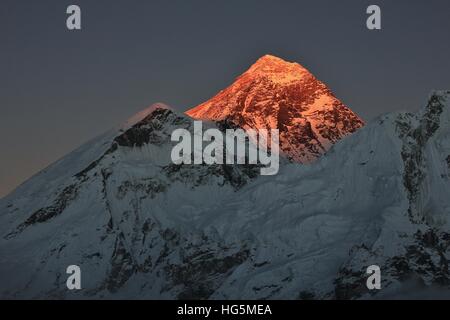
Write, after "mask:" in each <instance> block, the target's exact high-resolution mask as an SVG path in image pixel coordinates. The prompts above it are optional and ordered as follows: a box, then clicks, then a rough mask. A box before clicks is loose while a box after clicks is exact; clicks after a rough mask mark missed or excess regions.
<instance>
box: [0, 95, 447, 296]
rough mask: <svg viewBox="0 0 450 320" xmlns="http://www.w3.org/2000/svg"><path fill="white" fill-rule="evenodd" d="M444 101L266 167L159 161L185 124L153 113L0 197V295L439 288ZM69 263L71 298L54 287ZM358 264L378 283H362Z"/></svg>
mask: <svg viewBox="0 0 450 320" xmlns="http://www.w3.org/2000/svg"><path fill="white" fill-rule="evenodd" d="M449 99H450V92H447V91H444V92H435V93H433V94H432V95H431V96H430V99H429V102H428V103H427V105H426V106H425V108H424V109H423V110H422V111H421V112H419V113H418V114H411V113H393V114H387V115H384V116H381V117H379V118H378V119H376V120H375V121H373V122H371V123H369V124H368V125H367V126H365V127H364V128H362V129H360V130H358V131H357V132H356V133H355V134H353V135H351V136H349V137H347V138H345V139H343V140H341V141H339V142H338V143H336V144H335V145H334V146H333V147H331V150H330V151H329V152H328V153H327V154H325V156H324V157H322V158H320V159H319V160H318V161H317V162H315V163H314V164H310V165H299V164H296V163H284V164H283V165H282V167H281V169H280V174H279V175H277V176H274V177H264V176H258V175H257V174H255V172H258V170H255V169H257V168H254V167H249V166H213V167H209V166H186V165H181V166H175V165H172V164H171V162H170V150H171V146H172V144H171V142H170V133H171V132H172V130H173V129H174V128H180V127H182V128H186V129H189V130H190V129H192V119H189V118H188V117H185V116H183V115H178V114H176V113H175V112H174V111H171V110H169V109H167V108H155V110H152V112H151V113H150V114H148V115H147V116H146V117H145V118H143V119H142V120H140V121H139V122H137V123H136V124H134V125H133V126H131V127H130V128H129V129H127V130H125V131H122V132H121V131H119V132H117V131H116V132H115V133H114V134H112V133H110V134H108V135H106V136H103V137H100V138H99V139H98V140H94V141H92V142H90V143H89V144H87V145H85V146H83V147H82V148H80V149H79V150H78V151H76V152H75V153H73V154H70V155H68V156H67V157H65V158H64V159H63V160H61V161H60V162H58V163H56V164H55V165H53V166H51V167H50V168H49V169H48V170H46V172H43V173H41V174H40V175H37V176H36V177H34V178H33V179H31V180H29V181H28V182H27V183H25V184H24V185H23V186H22V187H20V188H19V189H18V190H16V191H15V192H14V193H13V194H11V195H9V196H7V197H6V198H4V199H2V200H0V251H1V252H2V255H1V256H0V284H1V285H0V297H2V298H9V299H11V298H52V299H56V298H92V297H95V298H154V299H158V298H167V299H192V298H193V299H217V298H226V299H243V298H250V299H253V298H257V299H280V298H284V299H309V298H317V299H336V298H337V299H357V298H370V297H372V295H375V298H376V297H392V296H394V297H399V296H400V297H401V296H402V294H404V293H405V292H406V291H407V290H406V289H408V290H409V289H411V288H413V289H414V290H415V293H416V294H418V295H420V294H421V293H423V294H426V295H427V297H430V295H431V296H433V295H436V296H441V295H446V294H447V295H448V292H449V285H450V274H449V269H448V265H449V263H448V262H449V261H448V257H449V254H450V232H449V231H450V222H449V221H450V220H449V218H450V209H449V208H450V197H448V186H449V183H450V181H449V179H450V174H449V173H450V164H449V162H448V159H449V157H450V117H449V114H450V113H449V112H450V103H449V102H450V100H449ZM210 125H212V126H213V125H214V123H211V124H210ZM88 159H89V161H87V160H88ZM63 173H64V174H63ZM60 174H62V176H61V177H63V178H64V179H63V180H62V178H60V177H59V175H60ZM71 264H77V265H79V266H80V267H81V268H82V270H83V288H84V289H83V290H82V291H79V292H78V293H77V292H69V291H67V289H66V287H65V281H66V275H65V268H66V267H67V266H68V265H71ZM372 264H376V265H379V266H380V267H381V269H382V270H383V275H384V276H383V278H382V280H383V284H382V286H383V288H384V289H383V290H382V291H380V292H369V291H368V290H367V288H366V287H365V279H366V275H365V270H366V268H367V266H369V265H372ZM405 290H406V291H405Z"/></svg>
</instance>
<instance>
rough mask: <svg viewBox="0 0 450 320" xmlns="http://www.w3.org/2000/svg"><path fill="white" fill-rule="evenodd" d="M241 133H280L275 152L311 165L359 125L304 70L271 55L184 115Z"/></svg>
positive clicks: (330, 94) (355, 118)
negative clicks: (222, 123)
mask: <svg viewBox="0 0 450 320" xmlns="http://www.w3.org/2000/svg"><path fill="white" fill-rule="evenodd" d="M186 114H188V115H189V116H191V117H193V118H195V119H201V120H214V121H219V120H229V121H232V122H233V123H235V124H236V125H238V126H239V127H242V128H244V129H251V128H253V129H279V130H280V150H281V151H282V152H283V153H284V154H285V155H286V156H287V157H288V158H290V159H292V160H294V161H297V162H301V163H310V162H312V161H314V160H316V159H317V158H318V157H319V156H321V155H322V154H323V153H325V152H326V151H327V150H328V149H329V148H330V147H331V146H332V145H333V144H334V143H336V142H337V141H339V140H340V139H342V138H344V137H345V136H347V135H349V134H351V133H353V132H355V131H356V130H357V129H359V128H361V127H362V126H363V125H364V123H363V121H362V120H361V119H360V118H359V117H358V116H357V115H356V114H355V113H353V112H352V111H351V110H350V109H349V108H347V107H346V106H345V105H344V104H343V103H342V102H340V101H339V100H338V99H337V98H336V97H335V96H334V95H333V93H332V92H331V91H330V89H328V87H327V86H326V85H325V84H323V83H322V82H320V81H319V80H317V79H316V78H315V77H314V76H313V75H312V74H311V73H310V72H309V71H308V70H307V69H305V68H304V67H302V66H301V65H299V64H298V63H290V62H286V61H284V60H283V59H280V58H278V57H275V56H272V55H265V56H263V57H262V58H260V59H259V60H258V61H257V62H256V63H255V64H254V65H253V66H251V67H250V69H249V70H247V71H246V72H245V73H244V74H242V75H241V76H240V77H238V78H237V79H236V81H235V82H234V83H233V84H232V85H231V86H229V87H228V88H227V89H225V90H222V91H221V92H220V93H219V94H217V95H216V96H215V97H213V98H212V99H210V100H208V101H207V102H205V103H202V104H201V105H199V106H197V107H195V108H193V109H191V110H189V111H187V112H186Z"/></svg>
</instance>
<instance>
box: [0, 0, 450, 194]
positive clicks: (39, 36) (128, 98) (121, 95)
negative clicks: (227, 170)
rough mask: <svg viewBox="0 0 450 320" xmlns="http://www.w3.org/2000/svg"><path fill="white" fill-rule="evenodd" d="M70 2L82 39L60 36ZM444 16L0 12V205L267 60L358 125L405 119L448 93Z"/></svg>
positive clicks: (417, 8)
mask: <svg viewBox="0 0 450 320" xmlns="http://www.w3.org/2000/svg"><path fill="white" fill-rule="evenodd" d="M70 4H78V5H79V6H80V7H81V10H82V27H83V29H82V30H81V31H68V30H67V29H66V18H67V15H66V8H67V6H68V5H70ZM370 4H378V5H379V6H380V7H381V9H382V27H383V29H382V30H381V31H369V30H368V29H367V28H366V18H367V15H366V8H367V7H368V6H369V5H370ZM449 14H450V1H448V0H420V1H411V0H395V1H392V0H388V1H386V0H376V1H365V0H341V1H336V0H328V1H326V0H310V1H301V0H295V1H288V0H281V1H275V0H272V1H268V0H226V1H219V0H179V1H174V0H161V1H152V0H148V1H144V0H134V1H130V0H127V1H126V0H109V1H106V0H74V1H65V0H41V1H32V0H2V1H0V112H1V113H0V114H1V117H0V136H1V139H0V150H1V157H0V197H2V196H4V195H6V194H7V193H9V192H10V191H11V190H13V189H14V188H15V187H16V186H17V185H18V184H20V183H21V182H23V181H25V180H26V179H27V178H29V177H30V176H32V175H33V174H35V173H37V172H38V171H39V170H41V169H43V168H45V167H46V166H47V165H49V164H50V163H52V162H54V161H56V160H57V159H59V158H61V157H62V156H64V155H65V154H67V153H69V152H70V151H72V150H73V149H75V148H76V147H77V146H79V145H81V144H83V143H84V142H86V141H88V140H89V139H92V138H93V137H95V136H97V135H99V134H101V133H102V132H104V131H106V130H108V129H109V128H111V127H113V126H115V125H117V124H119V123H122V122H123V121H125V120H126V119H127V118H129V117H130V116H131V115H133V114H134V113H136V112H138V111H140V110H141V109H144V108H145V107H147V106H148V105H151V104H153V103H154V102H164V103H166V104H169V105H171V106H172V107H174V108H176V109H178V110H182V111H183V110H186V109H188V108H190V107H193V106H195V105H197V104H199V103H201V102H203V101H205V100H207V99H209V98H210V97H212V96H213V95H214V94H215V93H217V92H218V91H219V90H221V89H223V88H225V87H226V86H227V85H229V84H231V83H232V81H233V80H234V78H235V77H236V76H238V75H239V74H241V73H242V72H244V71H245V70H246V69H247V68H248V67H249V66H250V65H251V64H252V63H253V62H255V61H256V60H257V59H258V58H259V57H260V56H262V55H264V54H267V53H270V54H274V55H277V56H279V57H281V58H284V59H286V60H290V61H296V62H299V63H300V64H302V65H303V66H305V67H306V68H308V69H309V70H310V71H311V72H312V73H313V74H314V75H316V76H317V77H318V78H319V79H320V80H322V81H323V82H325V83H326V84H327V85H328V86H329V87H330V88H331V89H332V91H333V92H334V93H335V95H336V96H337V97H338V98H339V99H341V100H342V101H343V102H344V103H345V104H347V105H348V106H349V107H350V108H351V109H353V110H354V111H355V112H357V113H358V114H359V115H360V116H361V117H362V118H364V119H365V120H370V119H373V118H374V117H376V116H377V115H379V114H382V113H385V112H389V111H394V110H416V109H418V108H419V107H420V106H421V105H422V104H424V102H425V101H426V98H427V96H428V94H429V92H430V90H432V89H450V41H449V31H450V19H449V18H448V16H449Z"/></svg>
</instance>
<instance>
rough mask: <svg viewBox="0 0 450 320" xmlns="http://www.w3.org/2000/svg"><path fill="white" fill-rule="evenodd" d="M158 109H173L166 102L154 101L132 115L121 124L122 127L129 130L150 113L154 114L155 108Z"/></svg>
mask: <svg viewBox="0 0 450 320" xmlns="http://www.w3.org/2000/svg"><path fill="white" fill-rule="evenodd" d="M158 109H164V110H172V108H171V107H170V106H168V105H167V104H165V103H162V102H157V103H154V104H152V105H151V106H149V107H147V108H145V109H144V110H141V111H139V112H138V113H136V114H135V115H133V116H132V117H130V118H129V119H128V120H127V121H126V122H125V123H124V124H122V125H121V126H120V129H122V130H128V129H129V128H131V127H132V126H134V125H135V124H136V123H138V122H140V121H142V120H143V119H145V118H147V117H148V116H149V115H150V114H152V113H153V112H154V111H155V110H158Z"/></svg>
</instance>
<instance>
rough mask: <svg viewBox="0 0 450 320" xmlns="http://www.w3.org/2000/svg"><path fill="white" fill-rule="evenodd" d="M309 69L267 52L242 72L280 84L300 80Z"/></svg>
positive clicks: (245, 74) (307, 73)
mask: <svg viewBox="0 0 450 320" xmlns="http://www.w3.org/2000/svg"><path fill="white" fill-rule="evenodd" d="M309 74H310V73H309V71H308V70H306V69H305V68H304V67H302V66H301V65H300V64H298V63H295V62H288V61H286V60H283V59H281V58H279V57H276V56H273V55H270V54H267V55H264V56H262V57H261V58H259V59H258V60H257V61H256V62H255V63H254V64H253V65H252V66H251V67H250V69H248V70H247V72H245V73H244V76H250V77H253V78H255V77H265V78H267V79H269V80H270V81H272V82H273V83H278V84H281V85H285V84H289V83H293V82H295V81H300V80H301V79H302V78H303V77H304V76H305V75H309Z"/></svg>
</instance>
